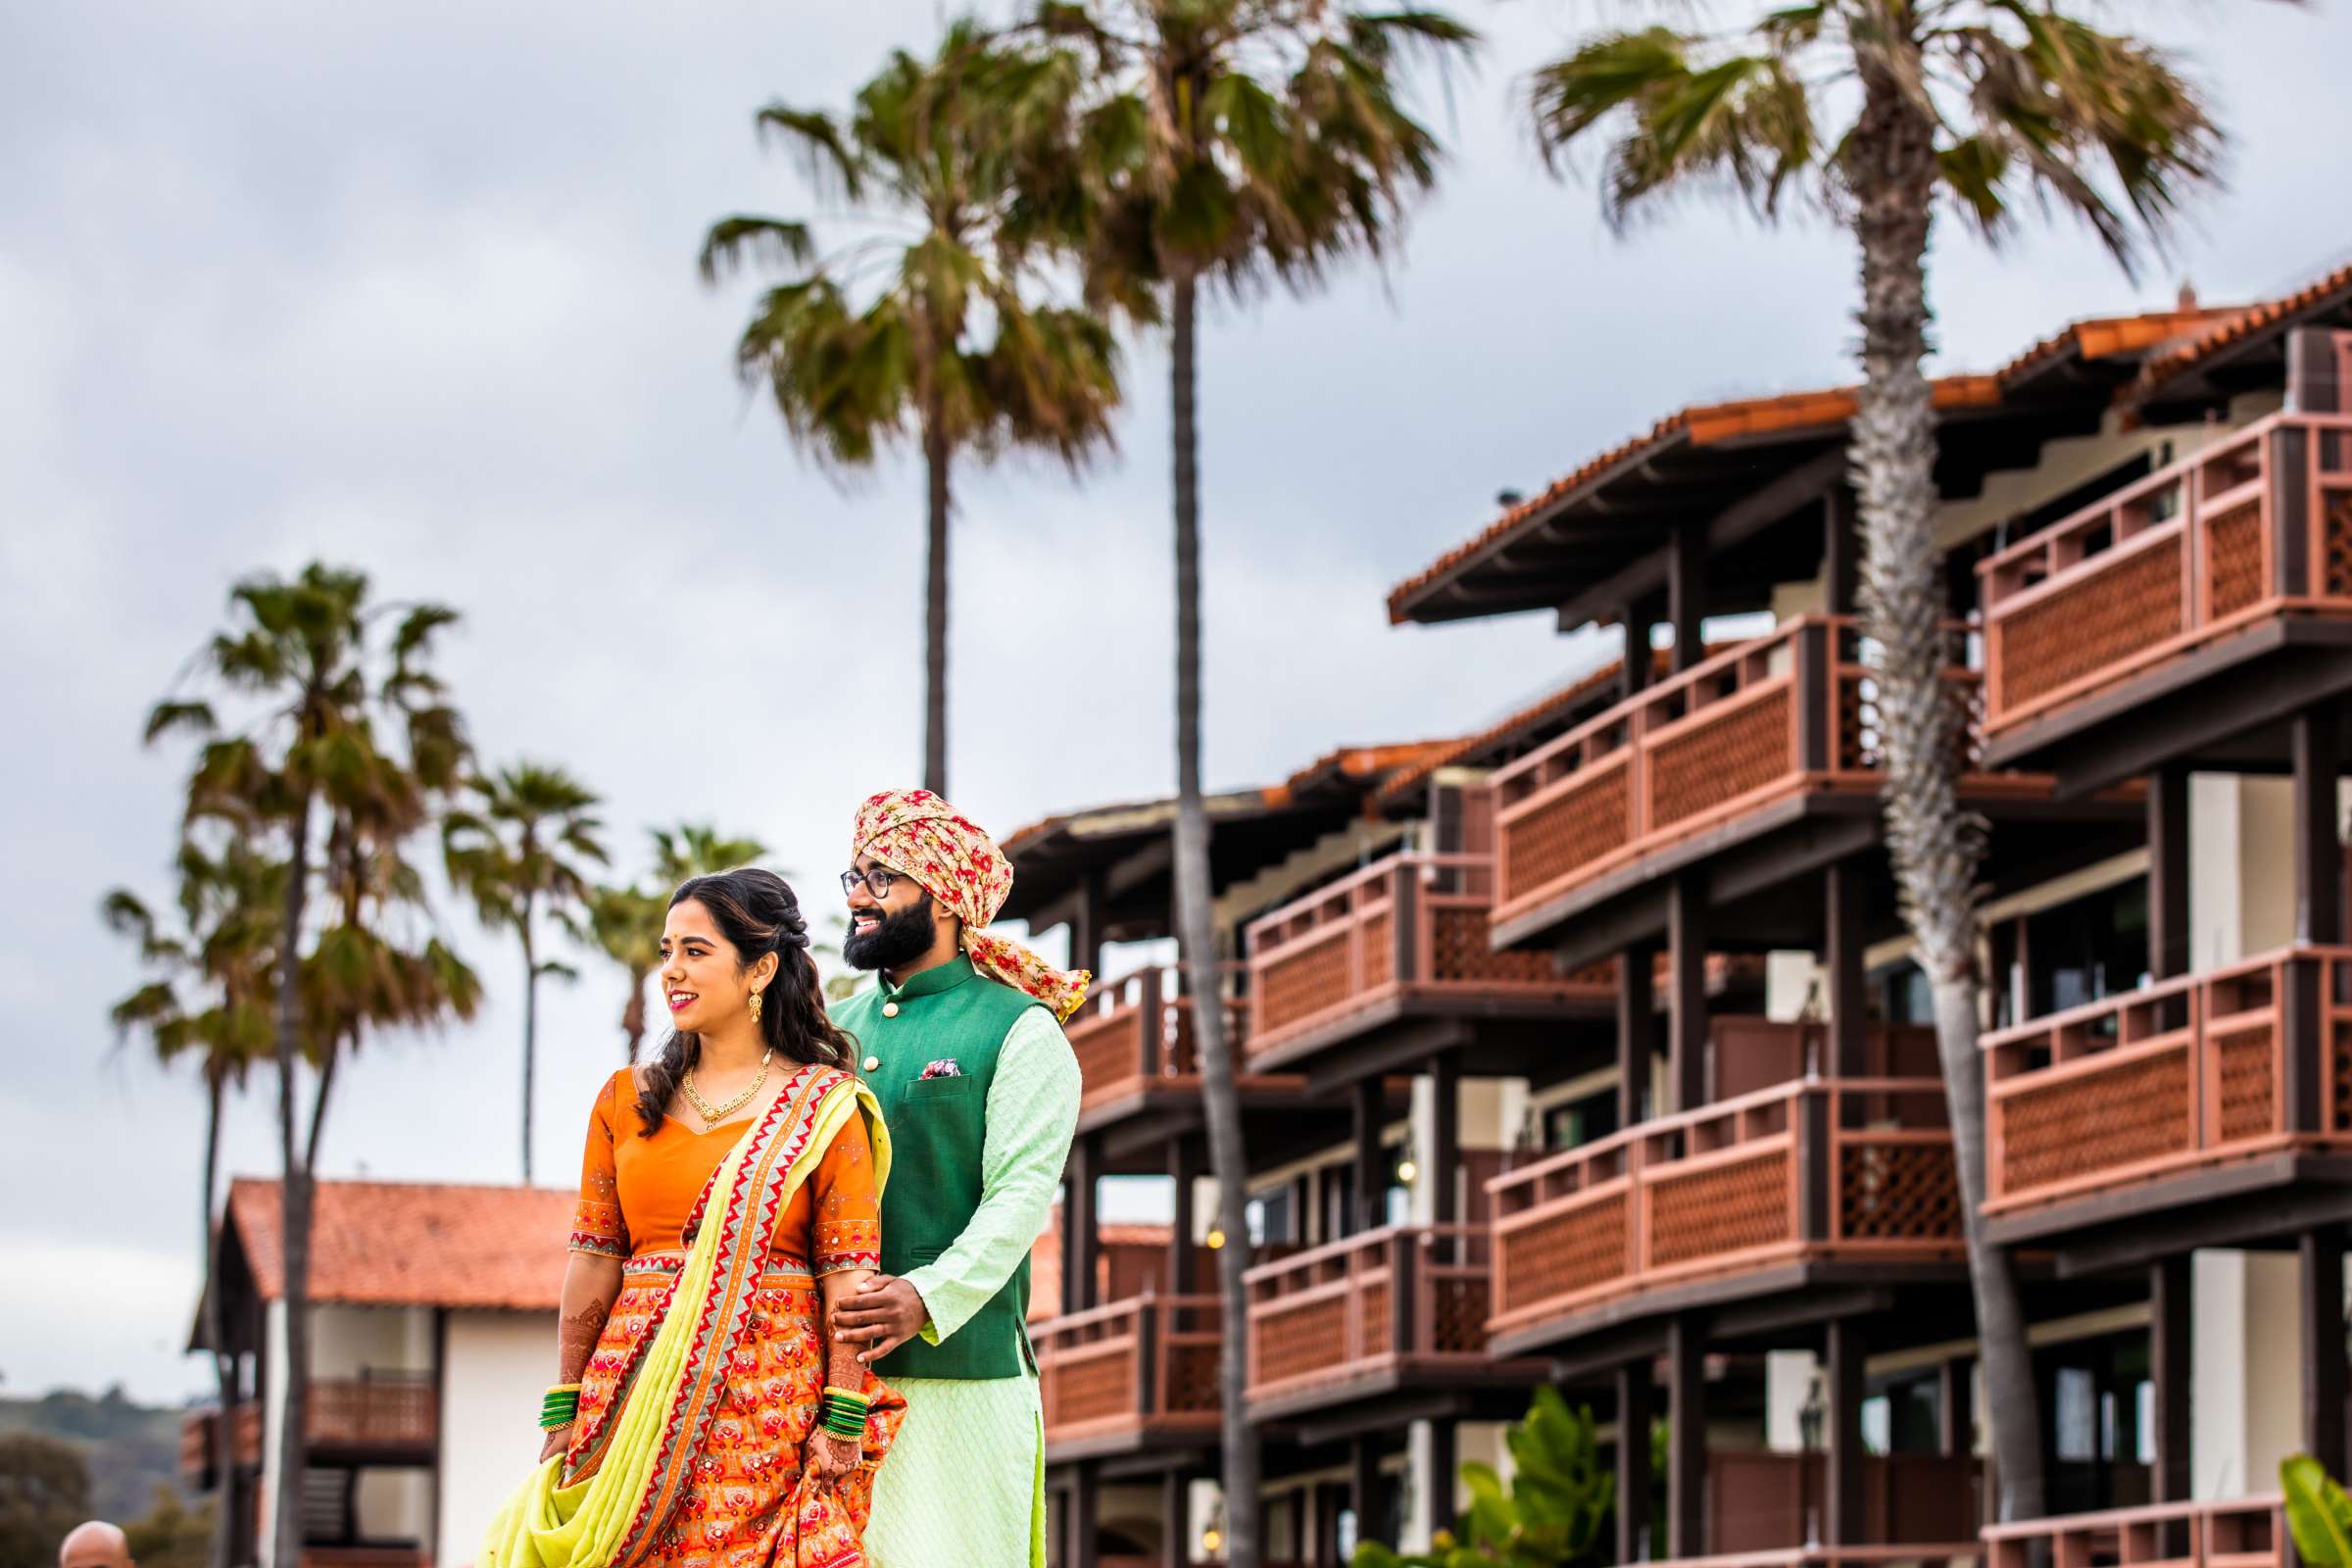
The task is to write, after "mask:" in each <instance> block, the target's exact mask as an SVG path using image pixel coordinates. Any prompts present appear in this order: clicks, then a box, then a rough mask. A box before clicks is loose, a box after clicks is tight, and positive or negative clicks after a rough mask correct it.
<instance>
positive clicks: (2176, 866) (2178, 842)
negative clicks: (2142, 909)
mask: <svg viewBox="0 0 2352 1568" xmlns="http://www.w3.org/2000/svg"><path fill="white" fill-rule="evenodd" d="M2188 907H2189V906H2188V769H2187V768H2186V767H2184V766H2182V765H2180V763H2178V762H2175V763H2173V764H2171V765H2169V766H2166V767H2160V768H2158V769H2157V770H2156V771H2155V772H2153V773H2151V774H2149V775H2148V970H2149V972H2150V973H2151V974H2153V975H2154V976H2155V977H2156V978H2157V979H2159V980H2170V979H2173V978H2175V977H2176V976H2179V975H2184V974H2186V973H2188V967H2189V936H2188Z"/></svg>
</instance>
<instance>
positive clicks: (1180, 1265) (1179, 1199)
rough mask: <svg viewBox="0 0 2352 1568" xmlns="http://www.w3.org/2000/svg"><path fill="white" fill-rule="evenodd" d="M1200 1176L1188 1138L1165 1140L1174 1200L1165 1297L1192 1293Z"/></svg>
mask: <svg viewBox="0 0 2352 1568" xmlns="http://www.w3.org/2000/svg"><path fill="white" fill-rule="evenodd" d="M1200 1174H1201V1156H1200V1154H1199V1153H1198V1152H1196V1151H1195V1149H1194V1146H1193V1141H1192V1140H1191V1139H1189V1138H1171V1139H1169V1140H1168V1175H1169V1176H1170V1177H1171V1178H1173V1180H1174V1184H1175V1188H1176V1192H1175V1201H1174V1204H1173V1205H1172V1207H1171V1209H1170V1211H1169V1216H1168V1275H1167V1279H1168V1294H1169V1295H1170V1296H1186V1295H1189V1294H1191V1292H1192V1288H1193V1282H1192V1262H1193V1183H1194V1181H1195V1180H1196V1179H1197V1178H1198V1177H1199V1176H1200Z"/></svg>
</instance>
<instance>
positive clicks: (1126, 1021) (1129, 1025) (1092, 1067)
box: [1070, 1007, 1143, 1091]
mask: <svg viewBox="0 0 2352 1568" xmlns="http://www.w3.org/2000/svg"><path fill="white" fill-rule="evenodd" d="M1139 1027H1141V1018H1140V1015H1139V1014H1138V1013H1137V1012H1136V1011H1135V1009H1134V1008H1132V1007H1126V1008H1121V1009H1120V1010H1118V1011H1117V1012H1114V1013H1099V1014H1097V1015H1096V1016H1094V1017H1091V1018H1088V1019H1086V1020H1085V1021H1084V1022H1082V1023H1080V1024H1079V1025H1078V1026H1077V1027H1076V1028H1074V1029H1072V1030H1071V1031H1070V1052H1071V1054H1073V1055H1075V1056H1076V1057H1077V1058H1078V1081H1079V1083H1080V1084H1082V1085H1084V1086H1085V1087H1086V1089H1087V1090H1089V1091H1093V1090H1097V1089H1100V1088H1103V1086H1105V1085H1108V1084H1115V1083H1122V1082H1124V1081H1126V1080H1127V1079H1130V1078H1133V1077H1134V1076H1135V1075H1136V1074H1137V1073H1138V1072H1139V1071H1141V1070H1142V1069H1141V1058H1140V1055H1139V1053H1140V1052H1141V1051H1142V1049H1143V1042H1142V1041H1141V1040H1139V1039H1138V1038H1137V1036H1136V1030H1137V1029H1138V1028H1139Z"/></svg>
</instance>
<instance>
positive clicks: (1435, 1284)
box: [1429, 1275, 1487, 1355]
mask: <svg viewBox="0 0 2352 1568" xmlns="http://www.w3.org/2000/svg"><path fill="white" fill-rule="evenodd" d="M1429 1289H1430V1295H1432V1296H1434V1297H1436V1298H1437V1299H1436V1300H1435V1301H1433V1302H1432V1303H1431V1310H1433V1311H1434V1312H1435V1313H1436V1319H1435V1321H1433V1322H1432V1323H1431V1324H1430V1346H1431V1348H1433V1349H1435V1350H1436V1351H1437V1352H1438V1353H1439V1354H1440V1355H1476V1354H1478V1352H1479V1351H1481V1350H1484V1349H1485V1348H1487V1282H1486V1281H1485V1280H1482V1279H1465V1278H1462V1277H1460V1276H1458V1275H1440V1276H1438V1277H1437V1278H1435V1279H1433V1280H1431V1281H1430V1286H1429Z"/></svg>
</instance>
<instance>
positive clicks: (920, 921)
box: [841, 855, 938, 969]
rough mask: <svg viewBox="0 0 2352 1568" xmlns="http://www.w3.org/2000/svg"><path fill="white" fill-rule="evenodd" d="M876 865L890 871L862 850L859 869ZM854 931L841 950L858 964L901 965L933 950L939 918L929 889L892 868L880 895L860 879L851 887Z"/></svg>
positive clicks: (870, 966) (862, 966)
mask: <svg viewBox="0 0 2352 1568" xmlns="http://www.w3.org/2000/svg"><path fill="white" fill-rule="evenodd" d="M877 867H880V868H881V869H882V870H885V871H891V870H893V868H892V867H890V866H886V865H883V864H882V862H881V861H879V860H877V859H875V858H873V857H872V856H870V855H860V856H859V857H858V862H857V865H856V867H855V869H856V870H858V871H859V872H865V871H871V870H873V869H875V868H877ZM849 899H850V935H849V940H847V941H846V942H844V943H842V945H841V956H842V957H843V958H844V959H846V960H847V961H848V962H849V964H850V966H851V967H852V968H854V969H898V968H903V967H905V966H906V965H907V964H909V963H912V962H913V961H914V960H915V959H917V958H919V957H921V956H923V955H924V954H926V953H928V952H930V951H931V944H932V942H933V940H934V938H935V935H936V931H935V928H936V926H937V924H938V920H937V916H936V913H935V908H936V907H935V906H934V904H933V902H932V898H931V893H930V890H929V889H927V888H924V887H921V886H919V885H918V884H917V883H916V882H915V880H914V878H912V877H910V876H907V875H906V874H905V873H903V872H894V874H893V875H892V877H891V879H890V891H889V892H888V893H885V894H882V895H880V896H879V897H877V896H876V895H875V893H874V891H873V889H872V888H871V887H870V886H868V885H867V884H864V883H859V884H858V885H856V886H855V887H853V888H852V889H851V890H850V895H849Z"/></svg>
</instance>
